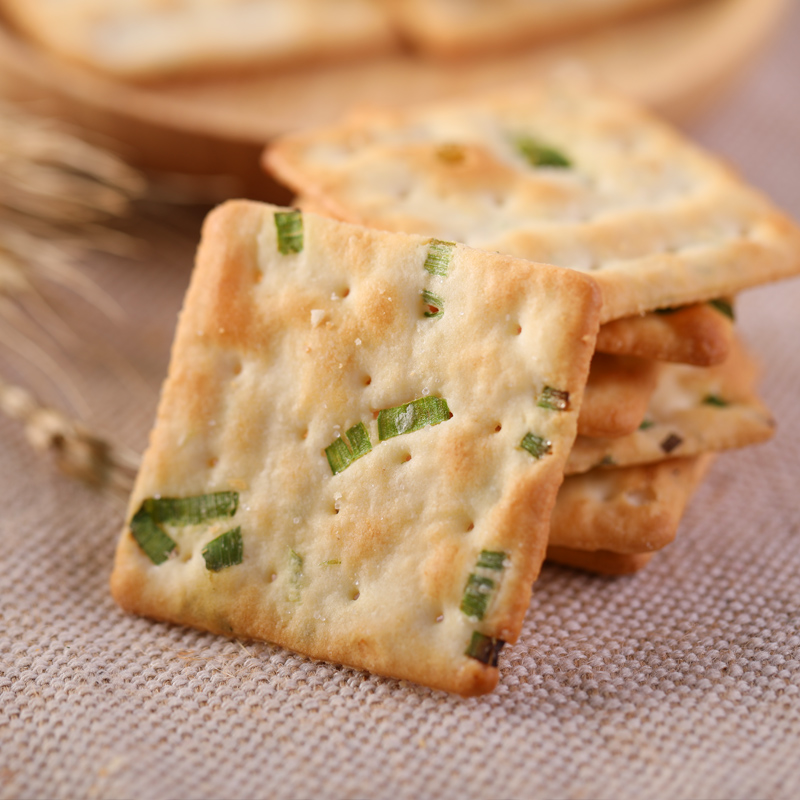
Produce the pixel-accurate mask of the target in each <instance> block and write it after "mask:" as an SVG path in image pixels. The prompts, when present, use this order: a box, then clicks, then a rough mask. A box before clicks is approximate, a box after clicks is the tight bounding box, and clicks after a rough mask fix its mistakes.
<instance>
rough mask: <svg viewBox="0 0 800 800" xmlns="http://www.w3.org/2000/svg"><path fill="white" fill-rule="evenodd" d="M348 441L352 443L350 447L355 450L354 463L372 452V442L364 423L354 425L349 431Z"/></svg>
mask: <svg viewBox="0 0 800 800" xmlns="http://www.w3.org/2000/svg"><path fill="white" fill-rule="evenodd" d="M346 435H347V441H348V442H349V443H350V447H351V448H352V450H353V461H355V460H356V459H357V458H361V456H364V455H366V454H367V453H369V451H370V450H372V442H371V441H370V440H369V433H367V429H366V427H365V425H364V423H363V422H359V423H358V425H353V427H352V428H350V429H349V430H348V431H347V434H346Z"/></svg>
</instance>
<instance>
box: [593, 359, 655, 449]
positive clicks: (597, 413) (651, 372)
mask: <svg viewBox="0 0 800 800" xmlns="http://www.w3.org/2000/svg"><path fill="white" fill-rule="evenodd" d="M658 371H659V364H658V362H657V361H652V360H649V359H643V358H636V357H634V356H612V355H608V354H606V353H595V355H594V358H593V359H592V366H591V369H590V371H589V380H588V381H587V383H586V390H585V392H584V395H583V404H582V405H581V411H580V415H579V417H578V433H579V434H580V435H581V436H589V437H600V438H604V437H614V436H625V435H627V434H629V433H633V432H634V431H635V430H637V429H638V427H639V425H641V423H642V420H643V419H644V415H645V413H646V412H647V406H648V404H649V403H650V397H651V395H652V394H653V391H654V389H655V388H656V382H657V380H658Z"/></svg>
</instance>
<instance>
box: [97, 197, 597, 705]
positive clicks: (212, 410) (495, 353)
mask: <svg viewBox="0 0 800 800" xmlns="http://www.w3.org/2000/svg"><path fill="white" fill-rule="evenodd" d="M598 320H599V296H598V292H597V289H596V286H595V285H594V284H593V283H592V281H591V280H588V279H586V278H584V277H583V276H581V275H578V274H576V273H572V272H570V271H568V270H559V269H557V268H553V267H548V266H543V265H536V264H531V263H528V262H524V261H519V260H515V259H512V258H507V257H501V256H492V255H488V254H486V253H481V252H478V251H473V250H470V249H469V248H466V247H464V246H461V245H451V244H449V243H446V242H439V241H431V240H430V239H426V238H422V237H418V236H407V235H403V234H389V233H382V232H379V231H374V230H367V229H362V228H357V227H354V226H350V225H344V224H341V223H337V222H334V221H331V220H326V219H323V218H320V217H316V216H314V215H310V214H306V215H300V214H299V212H288V211H285V210H280V209H275V208H274V207H271V206H262V205H259V204H255V203H245V202H236V203H229V204H227V205H225V206H223V207H221V208H220V209H218V210H217V211H215V212H214V213H213V214H212V215H211V216H210V217H209V219H208V221H207V223H206V226H205V228H204V233H203V241H202V244H201V247H200V250H199V253H198V261H197V267H196V270H195V274H194V276H193V279H192V284H191V287H190V289H189V293H188V295H187V299H186V303H185V308H184V310H183V313H182V315H181V319H180V323H179V327H178V332H177V336H176V341H175V344H174V349H173V355H172V363H171V366H170V372H169V377H168V379H167V382H166V384H165V387H164V390H163V394H162V399H161V405H160V408H159V412H158V419H157V422H156V425H155V429H154V431H153V433H152V435H151V441H150V447H149V449H148V451H147V453H146V455H145V458H144V462H143V466H142V469H141V472H140V475H139V478H138V480H137V483H136V487H135V490H134V493H133V496H132V498H131V504H130V509H129V527H128V528H127V529H126V531H125V532H124V533H123V535H122V538H121V540H120V544H119V549H118V553H117V559H116V564H115V569H114V574H113V577H112V591H113V594H114V597H115V598H116V600H117V601H118V602H119V603H120V604H121V605H122V606H123V607H124V608H125V609H128V610H130V611H133V612H136V613H140V614H145V615H147V616H152V617H156V618H159V619H164V620H171V621H174V622H179V623H185V624H189V625H194V626H197V627H200V628H204V629H208V630H211V631H216V632H220V633H225V634H229V635H235V636H242V637H253V638H260V639H266V640H269V641H272V642H276V643H279V644H281V645H284V646H286V647H289V648H291V649H293V650H296V651H298V652H301V653H305V654H307V655H310V656H314V657H317V658H323V659H328V660H332V661H337V662H342V663H345V664H349V665H352V666H355V667H360V668H364V669H368V670H370V671H373V672H376V673H379V674H382V675H388V676H393V677H397V678H406V679H410V680H413V681H417V682H419V683H423V684H426V685H428V686H432V687H436V688H441V689H446V690H450V691H455V692H459V693H462V694H475V693H479V692H485V691H489V690H491V689H492V688H493V686H494V685H495V683H496V681H497V668H496V664H497V653H498V651H499V649H500V647H501V645H502V643H503V642H504V641H511V642H513V641H514V640H515V639H516V638H517V636H518V634H519V631H520V627H521V624H522V619H523V615H524V614H525V611H526V609H527V607H528V604H529V600H530V591H531V584H532V582H533V580H534V579H535V577H536V575H537V573H538V571H539V568H540V564H541V561H542V559H543V557H544V552H545V548H546V545H547V536H548V529H549V522H550V513H551V510H552V506H553V503H554V500H555V496H556V492H557V490H558V487H559V485H560V483H561V481H562V477H563V468H564V464H565V462H566V459H567V455H568V453H569V450H570V448H571V446H572V442H573V439H574V436H575V430H576V420H577V415H578V411H579V407H580V402H581V397H582V392H583V386H584V383H585V380H586V375H587V372H588V368H589V361H590V358H591V354H592V351H593V348H594V342H595V336H596V332H597V327H598Z"/></svg>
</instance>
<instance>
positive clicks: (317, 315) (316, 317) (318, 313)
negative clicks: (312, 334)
mask: <svg viewBox="0 0 800 800" xmlns="http://www.w3.org/2000/svg"><path fill="white" fill-rule="evenodd" d="M324 318H325V309H324V308H312V309H311V327H312V328H316V327H317V325H319V324H320V322H322V320H323V319H324Z"/></svg>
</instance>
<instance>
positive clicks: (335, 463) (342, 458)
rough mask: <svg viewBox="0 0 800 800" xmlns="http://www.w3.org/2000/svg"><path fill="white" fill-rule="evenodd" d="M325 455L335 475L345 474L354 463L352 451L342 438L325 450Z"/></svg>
mask: <svg viewBox="0 0 800 800" xmlns="http://www.w3.org/2000/svg"><path fill="white" fill-rule="evenodd" d="M325 455H326V456H327V457H328V464H330V467H331V472H332V473H333V474H334V475H338V474H339V473H340V472H343V471H344V470H346V469H347V468H348V467H349V466H350V465H351V464H352V463H353V456H352V454H351V453H350V449H349V448H348V447H347V444H346V442H345V440H344V439H342V438H341V437H340V438H339V439H336V440H334V442H333V444H330V445H328V446H327V447H326V448H325Z"/></svg>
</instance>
